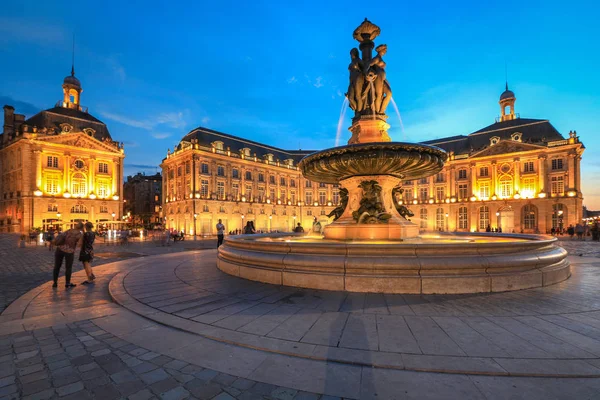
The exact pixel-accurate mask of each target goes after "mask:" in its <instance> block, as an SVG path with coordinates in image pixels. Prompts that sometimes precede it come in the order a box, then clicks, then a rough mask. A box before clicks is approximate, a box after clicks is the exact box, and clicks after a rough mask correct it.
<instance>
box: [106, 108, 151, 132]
mask: <svg viewBox="0 0 600 400" xmlns="http://www.w3.org/2000/svg"><path fill="white" fill-rule="evenodd" d="M100 115H102V116H103V117H104V118H108V119H112V120H113V121H116V122H120V123H121V124H124V125H128V126H132V127H134V128H142V129H148V130H149V129H152V126H153V125H152V124H151V123H150V122H149V121H140V120H137V119H134V118H130V117H126V116H124V115H119V114H115V113H111V112H107V111H100Z"/></svg>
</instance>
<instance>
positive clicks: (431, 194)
mask: <svg viewBox="0 0 600 400" xmlns="http://www.w3.org/2000/svg"><path fill="white" fill-rule="evenodd" d="M428 179H429V193H428V194H429V198H428V199H425V201H426V202H427V203H426V204H429V199H432V198H433V199H436V197H435V180H436V179H437V174H435V175H431V176H430V177H429V178H428Z"/></svg>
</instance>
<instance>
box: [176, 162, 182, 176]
mask: <svg viewBox="0 0 600 400" xmlns="http://www.w3.org/2000/svg"><path fill="white" fill-rule="evenodd" d="M181 172H182V171H181V165H180V166H179V167H177V176H181Z"/></svg>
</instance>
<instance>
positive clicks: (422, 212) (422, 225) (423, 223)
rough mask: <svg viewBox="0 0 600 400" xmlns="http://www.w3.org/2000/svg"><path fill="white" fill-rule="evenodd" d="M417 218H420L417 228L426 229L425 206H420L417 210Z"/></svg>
mask: <svg viewBox="0 0 600 400" xmlns="http://www.w3.org/2000/svg"><path fill="white" fill-rule="evenodd" d="M419 218H420V219H421V221H420V222H419V228H421V229H427V209H426V208H421V210H420V211H419Z"/></svg>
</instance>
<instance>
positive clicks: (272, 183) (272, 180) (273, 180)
mask: <svg viewBox="0 0 600 400" xmlns="http://www.w3.org/2000/svg"><path fill="white" fill-rule="evenodd" d="M269 183H270V184H271V185H274V184H275V175H269Z"/></svg>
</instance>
